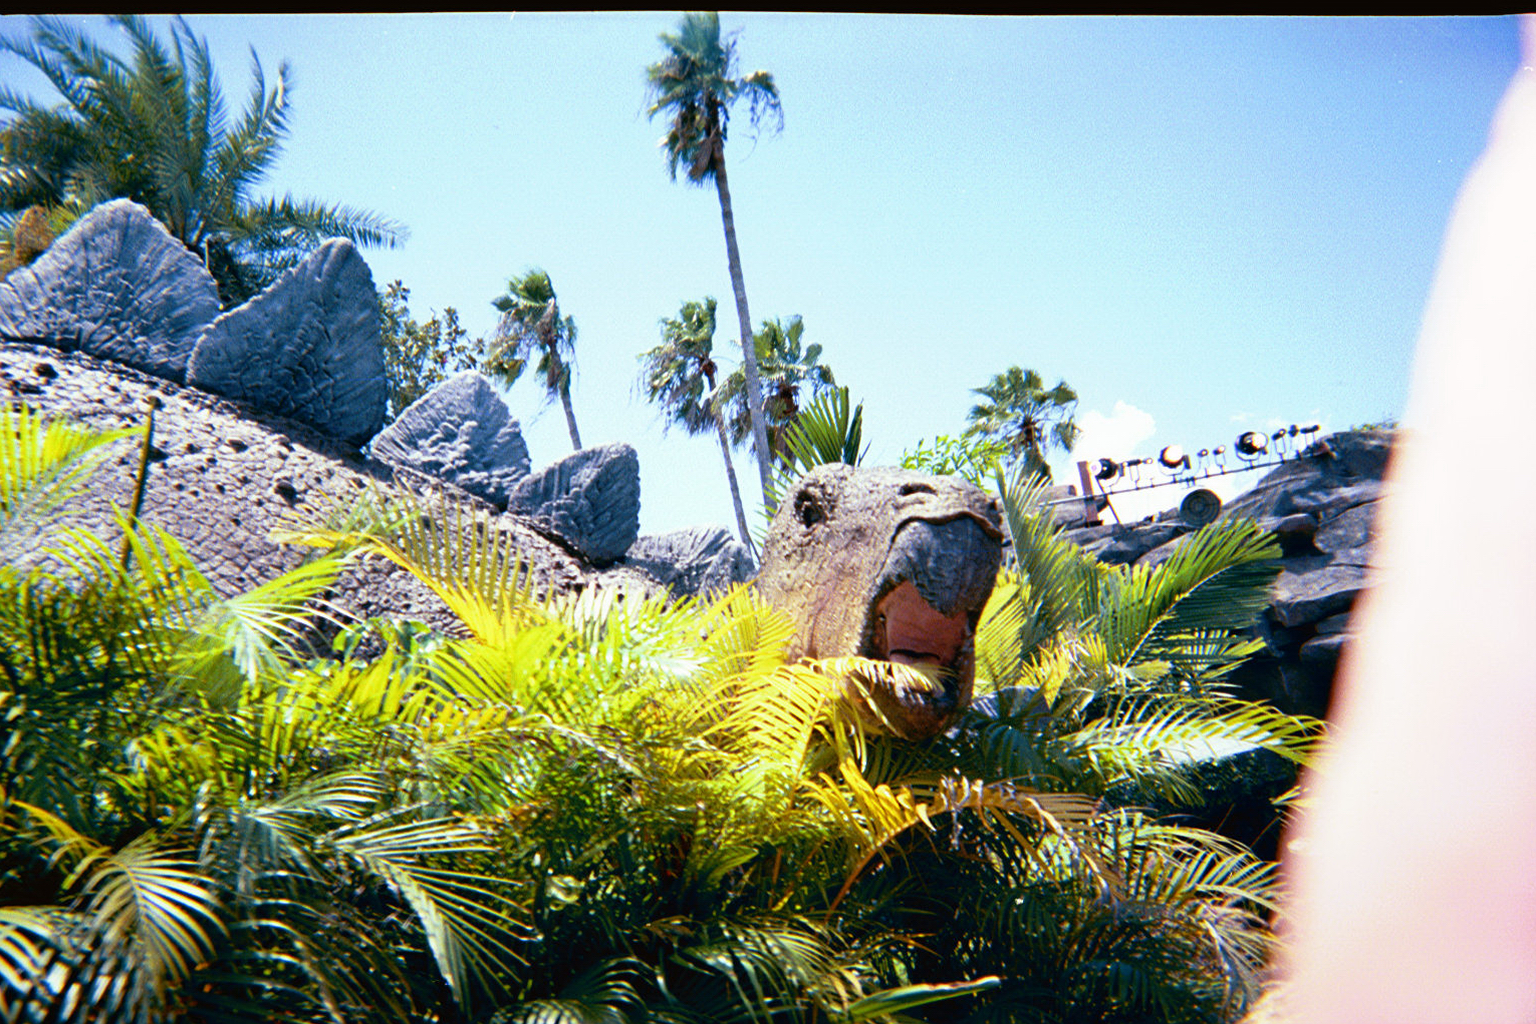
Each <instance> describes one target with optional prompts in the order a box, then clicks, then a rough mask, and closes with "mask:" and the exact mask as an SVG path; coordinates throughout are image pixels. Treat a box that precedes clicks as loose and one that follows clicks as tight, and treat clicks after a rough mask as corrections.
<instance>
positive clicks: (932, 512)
mask: <svg viewBox="0 0 1536 1024" xmlns="http://www.w3.org/2000/svg"><path fill="white" fill-rule="evenodd" d="M1002 538H1003V532H1002V514H1001V512H1000V510H999V508H998V505H997V501H996V499H994V498H991V497H989V496H988V495H987V494H985V493H984V492H982V491H981V490H980V489H978V488H977V487H975V486H973V485H972V484H970V483H968V482H966V481H965V480H962V479H960V478H958V477H947V476H946V477H941V476H929V475H927V474H924V473H917V472H913V471H910V470H902V469H855V468H854V467H852V466H847V465H843V464H841V463H837V464H832V465H825V466H818V467H817V468H816V469H813V470H812V471H811V472H809V473H807V474H806V475H805V476H804V477H802V478H801V479H800V481H799V482H798V483H797V484H796V485H795V486H794V488H792V489H791V490H790V492H789V493H788V494H787V495H786V496H785V498H784V500H783V502H782V504H781V505H780V507H779V510H778V513H777V515H775V517H774V520H773V525H772V526H771V527H770V528H769V531H768V539H767V541H766V542H765V544H764V547H763V561H762V569H761V571H760V572H759V573H758V577H757V584H756V586H757V590H758V593H759V594H760V595H761V596H762V597H763V598H764V599H765V600H766V601H767V602H768V603H769V604H771V605H773V606H775V607H777V608H780V609H782V610H784V611H786V612H788V613H789V614H790V616H791V617H792V618H793V619H794V621H795V626H796V631H795V636H794V639H793V640H791V641H790V646H789V649H788V651H787V655H788V657H789V658H790V659H792V660H793V659H797V658H802V657H806V658H834V657H843V656H848V655H859V656H862V657H866V658H871V659H875V660H879V661H891V662H900V663H904V664H910V665H916V666H919V667H926V668H928V669H938V670H939V672H938V674H939V677H940V679H941V680H942V684H941V685H939V686H936V687H930V688H926V689H917V688H913V687H909V686H903V685H901V684H900V683H898V682H894V681H892V680H889V679H886V680H869V681H867V682H868V684H869V688H870V701H871V702H872V703H873V704H874V705H875V707H873V708H866V712H867V713H866V715H865V717H866V718H867V719H868V720H869V721H870V723H871V724H872V725H875V726H877V727H882V728H884V729H888V730H889V731H891V732H894V733H896V734H897V735H900V736H903V737H905V738H907V739H926V738H928V737H931V736H935V735H937V734H938V733H940V732H942V731H943V730H944V729H945V728H946V727H947V726H948V725H949V723H950V721H951V720H953V718H954V717H955V715H957V714H958V713H959V712H960V711H962V710H964V708H965V707H966V706H967V705H968V704H969V703H970V700H971V688H972V685H973V683H974V681H975V673H976V657H975V646H974V635H975V631H976V620H977V619H978V618H979V617H980V615H981V610H982V607H983V606H984V605H985V604H986V602H987V598H988V597H989V596H990V595H991V593H992V584H993V583H994V581H995V580H996V578H997V571H998V567H999V565H1000V563H1001V560H1002Z"/></svg>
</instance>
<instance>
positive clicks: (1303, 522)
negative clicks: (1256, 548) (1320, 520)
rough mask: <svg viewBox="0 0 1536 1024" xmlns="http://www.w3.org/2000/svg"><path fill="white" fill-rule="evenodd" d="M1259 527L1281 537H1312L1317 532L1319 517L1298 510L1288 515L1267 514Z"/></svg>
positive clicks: (1260, 521)
mask: <svg viewBox="0 0 1536 1024" xmlns="http://www.w3.org/2000/svg"><path fill="white" fill-rule="evenodd" d="M1259 528H1260V529H1262V530H1267V531H1269V532H1270V533H1273V534H1274V535H1275V536H1276V537H1279V538H1281V539H1285V538H1288V537H1307V538H1311V537H1313V536H1315V535H1316V533H1317V517H1316V516H1313V515H1311V514H1310V513H1307V512H1296V513H1293V514H1291V515H1288V516H1265V517H1264V518H1262V519H1260V520H1259Z"/></svg>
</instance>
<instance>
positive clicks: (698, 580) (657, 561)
mask: <svg viewBox="0 0 1536 1024" xmlns="http://www.w3.org/2000/svg"><path fill="white" fill-rule="evenodd" d="M624 561H625V562H627V563H629V564H630V565H633V566H635V567H636V568H639V569H643V570H644V571H645V572H647V573H648V574H650V575H651V576H652V577H654V578H655V579H656V580H658V581H659V582H660V583H661V584H662V585H663V586H665V587H666V588H667V589H668V590H670V591H671V592H672V595H673V596H674V597H699V596H704V595H710V594H716V593H719V592H721V591H724V590H728V589H729V588H731V587H732V586H734V585H736V584H737V583H745V582H746V581H747V580H749V579H751V578H752V574H753V573H755V572H756V571H757V565H756V564H755V563H754V562H753V561H752V555H751V554H750V553H749V552H748V551H747V549H746V547H745V546H744V545H743V544H741V543H740V542H738V541H735V540H733V539H731V535H730V533H729V532H727V531H726V530H725V529H723V528H722V527H719V526H701V527H695V528H693V529H691V530H674V531H673V532H671V533H663V534H656V535H653V536H649V537H641V538H639V539H638V540H636V541H635V542H634V544H632V545H630V548H629V551H628V552H626V553H625V555H624Z"/></svg>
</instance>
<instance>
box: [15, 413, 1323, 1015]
mask: <svg viewBox="0 0 1536 1024" xmlns="http://www.w3.org/2000/svg"><path fill="white" fill-rule="evenodd" d="M9 426H10V421H6V422H0V441H4V440H5V439H7V438H10V437H11V436H12V433H13V431H11V430H10V429H9ZM6 443H11V442H9V441H6ZM61 461H64V460H61ZM9 464H10V463H6V462H5V461H4V460H0V469H3V467H4V466H6V465H9ZM0 493H4V492H3V491H0ZM1005 498H1006V499H1007V501H1006V503H1007V505H1008V508H1009V517H1010V527H1011V530H1012V537H1013V538H1014V545H1015V548H1016V556H1017V570H1016V571H1012V572H1009V573H1005V574H1004V575H1003V576H1002V577H1001V578H1000V580H999V586H998V588H997V591H996V592H995V593H994V596H993V598H992V601H991V603H990V604H989V606H988V609H987V611H986V613H985V615H984V617H983V620H982V623H981V626H980V628H979V632H978V636H977V664H978V676H979V677H980V678H979V679H978V689H979V692H980V693H981V699H980V700H979V701H978V703H977V706H976V707H975V708H973V709H972V710H971V711H970V712H968V713H967V715H966V716H965V718H964V719H963V720H962V721H961V722H960V724H959V727H958V728H957V729H956V730H954V731H953V732H952V733H951V734H949V735H946V736H943V737H940V738H939V739H937V740H935V741H933V742H930V743H927V744H920V745H915V744H910V743H904V742H900V741H897V740H893V739H890V738H887V737H881V736H878V735H873V734H870V733H868V732H866V731H865V730H864V729H862V728H861V726H860V725H859V717H858V715H857V713H856V711H855V710H854V709H853V707H852V704H851V701H850V697H852V696H855V695H856V694H857V690H858V688H859V686H860V685H861V682H860V680H861V679H864V678H868V677H869V675H870V674H871V673H877V672H888V673H903V672H906V671H907V670H906V669H905V667H903V666H891V665H886V664H882V663H873V662H864V661H862V660H860V659H838V660H832V661H823V662H807V663H802V664H785V662H784V659H783V656H782V651H783V649H784V645H785V642H786V641H787V639H788V637H789V630H790V627H789V625H788V623H787V622H786V621H785V619H784V618H783V617H782V616H781V615H780V614H779V613H777V612H775V611H774V610H773V609H771V608H767V607H764V606H762V605H761V604H759V603H758V602H757V601H756V600H755V598H754V596H753V594H752V593H751V591H750V590H749V589H745V588H743V589H738V590H736V591H734V592H733V593H731V594H728V595H726V596H725V597H723V598H721V599H719V600H717V601H713V602H708V603H704V602H698V601H678V602H668V601H666V600H665V599H662V598H642V597H641V596H640V595H635V594H629V595H625V594H616V593H612V592H604V593H591V592H588V593H582V594H577V595H564V596H559V595H540V594H539V593H538V591H537V589H536V587H535V585H534V581H533V576H532V574H531V573H530V571H529V569H528V567H527V566H525V565H523V564H522V563H521V562H520V561H519V559H518V557H517V553H516V552H515V551H513V550H511V549H510V548H509V547H508V545H507V542H506V540H505V538H504V535H502V534H499V533H497V532H496V531H495V530H494V529H493V527H492V524H491V522H489V521H487V520H485V519H480V518H477V517H476V516H475V515H474V514H473V513H471V512H470V511H468V510H466V509H464V508H461V507H457V506H454V505H452V504H450V503H448V502H447V501H446V500H442V499H439V501H438V502H437V504H436V505H435V506H430V505H421V506H418V507H414V508H410V509H408V510H407V513H406V514H401V515H394V514H392V515H390V516H387V517H376V519H375V520H373V521H371V525H370V528H369V529H368V530H366V531H363V532H356V531H351V530H347V529H339V528H337V527H336V525H330V526H328V525H327V524H326V522H325V521H324V520H323V519H322V518H321V517H320V516H319V515H318V514H316V518H315V519H314V520H312V521H308V522H303V523H297V524H295V525H294V527H293V529H292V530H290V531H289V532H287V533H286V534H285V535H284V539H286V540H290V541H295V542H301V543H304V544H308V545H311V546H313V547H315V548H316V549H317V550H329V551H332V553H330V554H326V555H325V556H323V557H321V558H319V559H317V560H315V561H313V562H310V563H306V564H305V565H304V566H303V567H302V568H301V569H300V570H296V573H297V575H290V576H286V577H282V578H280V579H279V580H276V581H274V582H273V583H271V584H267V585H266V586H265V587H263V588H260V589H259V590H258V591H257V592H254V593H253V594H250V595H242V596H239V597H235V598H227V599H222V600H221V599H220V598H218V597H217V596H216V595H214V594H213V593H212V591H211V588H209V587H208V586H207V585H206V582H205V581H203V580H202V578H201V576H200V574H198V573H197V571H196V567H195V566H193V565H191V564H190V562H189V561H188V560H187V559H186V556H185V554H184V552H182V551H181V549H180V547H179V546H178V545H177V544H176V543H175V541H174V539H172V538H170V537H168V536H166V535H165V534H163V533H161V532H159V531H156V530H153V529H151V528H148V527H145V526H141V525H137V524H132V523H129V522H127V521H126V520H125V521H124V523H123V528H124V529H125V530H126V531H127V532H128V536H129V538H130V543H131V544H132V546H133V550H134V557H133V559H132V560H131V562H130V564H131V568H130V569H128V570H124V569H123V568H122V563H121V561H120V560H119V559H117V558H116V557H114V553H113V552H110V551H108V550H107V549H106V547H105V545H104V544H103V543H102V542H100V541H98V540H96V539H94V538H90V537H89V536H88V535H83V534H73V535H70V537H69V540H68V543H67V544H66V545H65V547H64V548H63V549H61V557H60V558H59V559H58V560H57V563H58V567H56V568H54V569H52V570H50V571H47V572H45V571H43V570H41V569H34V570H27V571H25V572H23V571H21V570H17V569H5V570H4V571H3V572H4V574H3V575H0V582H3V584H4V587H3V588H0V631H3V635H0V652H6V653H4V654H3V655H0V658H3V664H0V713H4V714H6V715H7V716H8V717H7V718H6V721H7V726H6V728H7V729H8V730H10V733H11V736H12V737H14V738H12V739H10V740H8V741H7V743H6V745H5V747H4V749H5V751H6V754H5V757H6V760H5V761H4V762H3V765H0V771H3V773H4V774H3V775H0V815H3V816H0V986H3V995H0V1003H3V1004H4V1005H5V1006H7V1007H11V1008H14V1009H13V1010H12V1011H11V1012H13V1014H14V1015H15V1017H16V1019H19V1020H28V1021H32V1020H36V1021H42V1020H45V1019H49V1020H51V1019H60V1020H74V1019H80V1020H84V1019H87V1018H89V1019H93V1020H118V1019H121V1020H128V1019H134V1020H158V1019H171V1018H177V1017H189V1018H204V1017H208V1018H215V1017H219V1018H230V1019H261V1020H269V1019H275V1018H285V1019H296V1020H321V1019H329V1020H373V1019H378V1020H385V1019H388V1020H421V1021H426V1020H477V1021H481V1020H483V1021H498V1022H511V1021H525V1020H526V1021H533V1020H539V1021H593V1020H604V1021H616V1022H617V1021H735V1020H741V1021H747V1020H773V1019H782V1020H807V1021H808V1020H812V1019H826V1020H836V1021H860V1020H933V1021H948V1020H976V1021H981V1020H1050V1021H1072V1020H1084V1021H1087V1020H1095V1021H1099V1020H1146V1019H1161V1020H1192V1021H1193V1020H1201V1021H1203V1020H1223V1019H1232V1018H1233V1017H1234V1016H1235V1015H1236V1014H1237V1013H1238V1012H1239V1011H1240V1010H1241V1008H1242V1007H1243V1006H1244V1005H1245V1003H1246V1001H1247V1000H1248V999H1249V998H1251V996H1252V995H1253V994H1254V991H1255V988H1256V984H1257V982H1256V980H1255V979H1256V977H1257V972H1258V970H1259V969H1260V968H1261V967H1262V965H1263V964H1264V962H1265V957H1266V956H1267V953H1268V950H1269V948H1270V945H1271V944H1272V942H1273V937H1272V935H1271V933H1270V931H1269V929H1268V926H1267V924H1266V919H1265V918H1266V913H1267V912H1268V911H1269V910H1270V909H1271V908H1272V907H1273V902H1274V882H1273V877H1272V865H1268V864H1265V863H1263V862H1261V861H1259V860H1258V859H1257V858H1255V857H1254V856H1253V855H1252V854H1251V853H1249V852H1248V851H1246V850H1245V849H1243V848H1241V847H1239V846H1237V845H1236V844H1233V843H1231V842H1230V841H1227V840H1224V839H1222V838H1221V837H1219V836H1216V835H1213V834H1211V833H1207V832H1202V831H1199V830H1197V829H1191V828H1186V827H1181V826H1178V825H1174V824H1170V823H1167V822H1161V821H1156V820H1153V819H1151V818H1150V817H1149V816H1147V815H1146V814H1143V813H1141V812H1138V811H1136V810H1135V809H1131V808H1114V807H1111V806H1109V805H1108V804H1107V803H1106V802H1105V801H1104V800H1103V799H1102V798H1103V795H1104V794H1105V793H1106V792H1107V791H1108V790H1109V789H1110V788H1111V787H1113V786H1115V785H1117V784H1118V783H1120V782H1123V781H1125V780H1135V781H1136V782H1138V783H1139V784H1141V785H1144V786H1146V787H1150V788H1151V789H1152V790H1153V791H1156V792H1159V793H1165V794H1169V795H1171V796H1173V797H1175V798H1179V797H1188V796H1190V795H1191V794H1189V792H1188V790H1189V786H1190V783H1189V776H1188V774H1187V773H1185V772H1184V771H1183V770H1182V769H1181V768H1180V767H1179V762H1178V761H1177V760H1176V759H1172V760H1170V759H1169V758H1168V757H1166V756H1163V753H1162V752H1163V751H1166V750H1168V749H1171V748H1177V747H1178V746H1179V745H1181V744H1183V745H1189V744H1195V743H1199V742H1203V741H1208V740H1211V739H1213V738H1240V739H1244V740H1247V741H1250V742H1253V743H1256V744H1259V745H1261V746H1266V747H1268V748H1270V749H1273V750H1276V751H1278V752H1280V753H1282V754H1284V755H1286V756H1288V757H1292V758H1296V759H1301V758H1304V757H1305V756H1306V755H1307V752H1308V750H1309V749H1310V745H1311V743H1312V736H1313V730H1312V728H1311V725H1310V723H1308V722H1305V721H1302V720H1299V719H1295V718H1291V717H1288V716H1284V715H1280V714H1278V713H1276V712H1274V711H1272V710H1268V709H1266V708H1263V707H1259V706H1255V705H1249V704H1243V703H1241V702H1237V701H1234V700H1232V699H1231V698H1229V697H1227V696H1226V695H1225V694H1224V692H1223V690H1222V685H1221V679H1222V676H1223V674H1224V673H1225V672H1226V671H1227V670H1228V669H1230V668H1231V667H1232V666H1233V665H1234V664H1236V662H1237V661H1238V660H1240V659H1241V658H1242V657H1243V656H1244V655H1245V654H1246V653H1247V652H1248V650H1249V649H1250V647H1251V645H1250V644H1249V643H1248V641H1246V640H1245V639H1243V638H1242V637H1241V636H1240V635H1238V634H1237V632H1236V629H1237V628H1238V627H1239V626H1241V625H1244V624H1246V621H1247V619H1248V618H1250V617H1251V615H1252V614H1253V612H1254V611H1255V610H1256V609H1257V608H1258V607H1260V606H1261V605H1262V603H1263V602H1264V600H1265V596H1264V589H1265V586H1266V585H1267V583H1268V582H1269V581H1270V580H1271V579H1272V578H1273V575H1274V573H1275V568H1274V563H1273V560H1272V559H1273V555H1274V553H1275V552H1274V550H1273V547H1272V545H1271V544H1270V543H1269V542H1268V541H1267V540H1266V539H1265V538H1264V537H1263V536H1262V535H1261V534H1259V532H1258V531H1257V529H1256V528H1255V527H1253V526H1252V525H1251V524H1223V525H1220V526H1215V527H1208V528H1206V530H1204V531H1202V532H1201V533H1200V534H1198V535H1196V536H1195V537H1193V538H1192V539H1191V541H1189V542H1188V543H1187V544H1186V545H1184V546H1183V549H1182V550H1181V552H1180V554H1179V555H1177V556H1175V557H1174V558H1172V559H1169V560H1168V562H1166V563H1164V564H1163V565H1162V566H1159V567H1158V568H1157V569H1155V570H1152V571H1146V570H1139V571H1138V570H1129V571H1128V570H1123V569H1112V568H1107V567H1103V566H1099V565H1098V564H1097V563H1095V562H1093V561H1092V560H1091V559H1088V558H1086V557H1084V556H1082V555H1081V554H1080V553H1079V552H1077V549H1075V548H1073V547H1071V546H1070V545H1068V544H1066V543H1064V542H1062V541H1060V540H1059V539H1057V538H1055V537H1054V536H1053V535H1052V534H1051V532H1050V527H1049V525H1048V524H1047V523H1045V522H1044V521H1042V520H1040V519H1038V518H1036V517H1032V516H1030V515H1028V514H1027V513H1026V512H1025V511H1024V510H1025V509H1026V508H1027V507H1028V504H1029V495H1028V494H1027V493H1025V492H1024V491H1023V490H1022V489H1021V488H1020V487H1019V486H1014V487H1011V488H1005ZM378 504H379V507H383V504H384V503H382V502H380V503H378ZM396 507H398V504H397V506H396ZM336 522H338V521H337V520H333V524H334V523H336ZM359 557H383V558H387V559H390V560H393V561H394V562H396V563H397V564H399V565H400V566H403V567H404V568H405V569H406V570H408V571H410V572H412V573H414V574H415V575H417V576H418V577H419V578H421V579H422V580H424V581H425V582H427V583H428V585H430V586H431V587H432V588H433V589H434V591H435V592H436V593H437V594H438V595H439V597H441V598H442V599H443V601H444V602H445V603H446V604H447V605H448V607H449V608H451V609H452V610H453V611H454V612H455V613H456V615H457V616H458V618H459V620H460V622H461V623H462V635H457V636H451V637H445V636H438V635H432V634H425V633H423V631H422V630H421V628H420V627H419V626H417V625H411V624H403V625H397V624H390V623H380V624H374V625H370V624H362V625H358V626H354V627H350V628H349V629H348V630H347V631H345V632H343V634H341V636H340V637H339V638H338V639H337V642H336V647H337V648H338V649H339V651H340V652H341V653H342V656H341V657H339V658H319V657H315V652H314V649H313V645H312V644H310V643H309V641H308V637H309V636H310V630H309V626H310V625H311V623H312V619H311V618H310V616H311V615H312V613H313V610H314V609H315V608H316V606H317V605H316V602H317V599H318V597H319V596H320V592H321V590H322V589H323V587H324V586H325V585H326V584H327V583H328V581H329V580H330V579H331V578H332V576H333V574H334V573H335V571H336V570H337V566H338V560H339V559H342V558H359ZM372 630H376V631H377V632H378V633H381V634H382V650H383V653H382V654H381V655H379V656H378V657H377V658H375V659H373V660H371V661H365V660H363V659H361V658H358V657H356V656H355V652H356V651H358V650H360V649H362V648H364V647H367V646H369V645H368V644H363V643H361V642H360V641H361V639H362V634H364V633H366V632H369V631H372ZM375 639H376V640H377V639H379V638H375ZM11 652H16V653H11ZM910 676H911V678H907V679H904V681H905V682H907V683H909V684H910V685H924V681H923V679H922V677H921V676H920V675H918V674H917V673H916V672H915V671H912V672H911V673H910Z"/></svg>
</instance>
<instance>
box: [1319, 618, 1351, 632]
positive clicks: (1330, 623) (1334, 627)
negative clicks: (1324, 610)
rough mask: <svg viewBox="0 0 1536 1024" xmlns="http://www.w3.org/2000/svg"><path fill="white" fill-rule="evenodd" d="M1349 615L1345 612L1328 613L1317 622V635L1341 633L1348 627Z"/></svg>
mask: <svg viewBox="0 0 1536 1024" xmlns="http://www.w3.org/2000/svg"><path fill="white" fill-rule="evenodd" d="M1349 620H1350V615H1349V613H1348V612H1345V613H1343V614H1341V615H1330V616H1329V617H1328V618H1326V619H1324V620H1323V621H1322V622H1319V623H1318V624H1317V635H1318V636H1332V635H1334V634H1335V633H1343V632H1344V631H1345V630H1347V629H1349Z"/></svg>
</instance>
